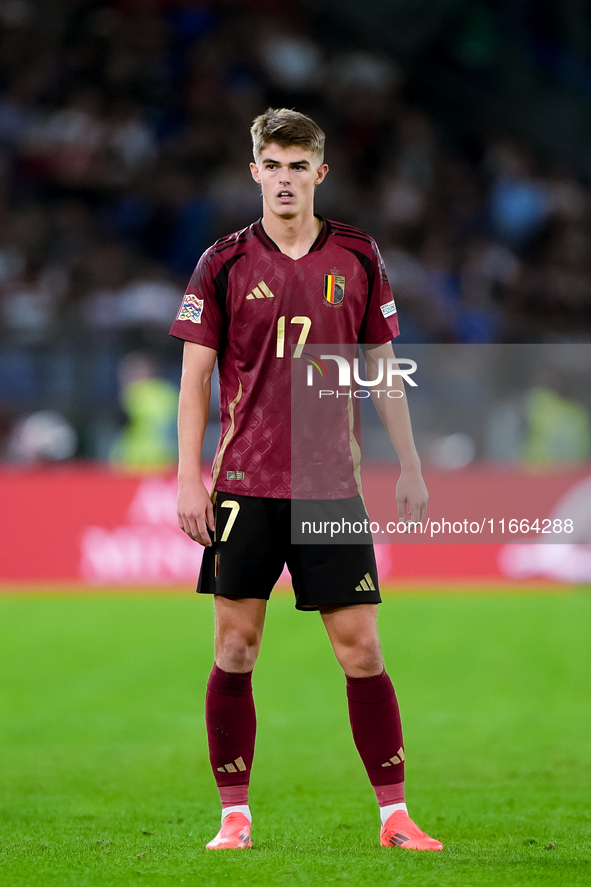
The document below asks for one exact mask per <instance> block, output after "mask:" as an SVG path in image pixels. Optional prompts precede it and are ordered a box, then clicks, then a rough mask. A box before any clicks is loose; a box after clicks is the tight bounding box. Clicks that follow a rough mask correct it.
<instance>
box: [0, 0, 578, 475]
mask: <svg viewBox="0 0 591 887" xmlns="http://www.w3.org/2000/svg"><path fill="white" fill-rule="evenodd" d="M476 5H477V6H478V4H476ZM481 5H482V4H481ZM483 8H484V7H483ZM325 25H326V20H323V21H322V22H320V21H319V19H318V16H317V14H316V12H315V10H314V8H313V4H304V3H302V2H297V0H294V2H293V3H290V4H276V3H271V2H268V0H201V2H198V3H194V2H183V0H113V2H104V0H103V2H89V0H2V2H0V331H1V335H2V347H1V349H0V453H1V454H2V455H3V457H4V458H5V459H10V460H13V461H19V460H21V461H22V460H25V461H26V460H27V459H28V458H29V457H28V456H27V455H26V454H27V452H28V451H27V449H26V446H25V445H24V443H23V423H24V422H25V421H26V419H27V417H29V418H30V417H31V415H37V414H38V413H39V411H41V412H42V414H43V415H44V419H43V421H42V422H41V424H42V426H43V428H45V429H46V436H47V435H48V436H49V438H51V432H50V430H49V431H48V430H47V429H51V428H52V427H53V429H54V437H55V433H57V438H58V439H59V440H61V449H60V447H59V446H58V449H57V451H56V452H59V453H61V454H62V455H61V456H53V457H51V456H48V458H69V457H72V456H78V457H87V458H98V459H106V458H109V457H111V458H113V459H115V460H116V459H117V458H118V456H117V453H119V454H121V445H122V444H121V436H120V429H121V426H122V424H123V422H124V415H125V413H124V410H125V412H126V413H127V416H128V419H129V416H130V405H129V396H128V402H127V404H126V405H125V404H124V403H123V401H122V397H123V399H125V392H128V395H129V391H130V387H129V386H130V384H132V383H131V382H130V373H131V377H132V381H133V382H138V381H142V380H143V381H144V382H146V381H149V380H152V381H156V380H158V379H159V380H160V381H161V382H162V383H163V384H165V385H168V386H169V389H167V390H168V391H169V394H170V392H173V391H174V389H175V386H176V384H177V382H178V374H179V369H180V343H178V342H176V341H174V340H172V339H169V337H168V336H167V331H168V328H169V327H170V324H171V322H172V320H173V318H174V316H175V313H176V311H177V309H178V305H179V302H180V299H181V296H182V293H183V291H184V288H185V286H186V283H187V280H188V278H189V276H190V274H191V271H192V270H193V267H194V265H195V263H196V261H197V259H198V258H199V255H200V254H201V252H202V251H203V250H204V249H205V248H206V247H207V246H209V245H210V244H211V243H212V242H213V241H214V240H215V239H216V238H217V237H220V236H222V235H224V234H227V233H229V232H231V231H233V230H236V229H238V228H241V227H243V226H245V225H247V224H250V222H252V221H253V220H254V219H256V218H258V217H259V215H260V211H261V207H260V196H259V193H258V189H257V188H256V186H255V185H254V183H253V182H252V180H251V178H250V174H249V171H248V167H247V164H248V162H249V160H250V141H249V133H248V130H249V127H250V124H251V121H252V119H253V117H254V116H256V115H257V114H259V113H261V112H262V111H263V110H264V109H265V108H266V107H267V106H269V105H274V106H287V107H295V108H296V109H298V110H301V111H304V112H306V113H310V114H311V115H312V116H313V117H314V118H315V119H316V120H317V121H318V122H319V124H320V125H321V126H322V127H323V128H324V130H325V131H326V134H327V155H326V160H327V162H328V163H329V165H330V168H331V171H330V175H329V176H328V178H327V179H326V181H325V183H324V184H323V185H322V187H321V189H319V192H318V202H317V208H318V211H319V212H320V213H321V214H322V215H324V216H326V217H329V218H336V219H338V220H340V221H344V222H348V223H350V224H353V225H357V226H359V227H360V228H362V229H364V230H365V231H367V232H369V233H370V234H371V235H373V236H374V237H376V239H377V240H378V243H379V244H380V247H381V250H382V254H383V257H384V260H385V263H386V266H387V270H388V273H389V276H390V280H391V282H392V286H393V289H394V293H395V296H396V300H397V303H398V306H399V313H400V321H401V331H402V335H401V340H400V341H401V343H402V344H404V345H410V344H413V343H419V344H420V343H450V344H453V343H472V344H474V343H577V342H586V341H589V337H590V334H591V298H590V297H591V239H590V238H591V235H590V227H589V222H590V221H591V190H590V188H589V185H588V183H587V182H585V181H584V180H583V178H582V177H580V176H578V175H577V174H576V173H575V172H574V171H573V169H572V168H571V167H569V166H568V165H567V164H565V163H564V162H563V161H561V159H560V158H557V157H547V156H540V154H539V153H538V152H537V151H536V147H535V145H533V144H530V143H528V142H527V141H524V140H523V139H522V138H517V137H515V135H514V134H512V133H511V132H509V131H505V130H504V129H503V128H502V127H501V126H499V125H498V124H497V123H495V121H494V120H484V119H480V120H475V121H474V123H473V125H472V127H471V130H470V133H469V138H468V137H467V136H466V132H465V131H462V132H460V131H459V130H456V129H454V126H453V125H448V126H446V127H442V126H441V124H440V120H439V119H438V117H437V115H435V114H434V113H433V111H432V109H430V108H428V107H427V106H426V105H425V103H422V102H421V100H420V94H419V93H420V91H418V90H417V89H416V88H415V86H414V82H415V81H414V79H413V78H414V77H415V72H414V70H413V66H412V65H409V64H407V63H405V61H404V60H402V61H401V60H400V59H397V58H396V57H395V56H394V55H392V54H391V53H387V52H386V51H385V50H384V49H383V48H382V49H378V48H376V47H375V46H373V45H370V44H369V43H368V42H367V41H366V40H360V39H358V38H356V36H355V34H354V33H353V32H348V31H347V30H346V29H343V28H340V29H339V28H338V27H336V26H335V28H329V27H326V26H325ZM470 39H472V38H470ZM480 39H481V46H482V45H486V35H484V37H483V36H482V35H481V37H480ZM473 42H474V41H473ZM469 46H470V44H469V40H468V41H467V42H465V51H468V50H469ZM473 49H474V47H473ZM130 368H131V369H130ZM155 396H156V395H155ZM158 397H160V400H159V401H158V402H159V403H160V405H161V407H162V410H163V411H164V412H165V413H166V414H167V415H168V413H170V414H171V415H172V414H173V413H174V397H173V396H172V395H171V396H170V397H168V395H166V394H165V393H164V390H163V389H162V390H161V391H160V394H159V395H158V396H157V398H156V399H158ZM171 398H172V399H171ZM140 400H141V399H140ZM133 409H135V410H136V413H137V411H138V410H139V412H140V413H141V406H139V407H138V404H137V403H136V404H135V406H134V407H132V411H133ZM167 411H168V412H167ZM60 419H61V420H63V421H61V425H60ZM144 420H145V421H147V422H148V425H147V426H146V427H147V428H149V427H150V425H149V422H150V421H154V422H160V423H162V416H160V417H159V418H157V419H154V417H152V419H146V417H145V416H144ZM166 421H167V422H168V424H169V425H170V417H169V418H167V420H166ZM43 422H45V424H44V425H43ZM52 423H53V425H52ZM56 423H57V425H56ZM58 426H59V427H61V429H62V431H61V432H59V433H58V432H55V428H56V427H58ZM64 428H69V429H70V431H69V432H68V431H64ZM167 428H168V426H167ZM170 434H171V432H170V429H169V428H168V430H166V431H162V432H161V434H160V437H161V438H162V439H163V440H164V438H166V437H167V436H168V438H170ZM60 435H61V437H60ZM25 437H26V435H25ZM214 444H215V430H214V432H212V435H211V440H210V438H208V442H207V447H208V449H209V451H212V450H213V447H214ZM163 446H164V444H163ZM168 446H170V442H169V444H168ZM118 448H119V449H118ZM165 451H166V452H167V453H168V455H167V456H166V457H165V456H162V458H163V459H168V460H169V461H170V450H166V446H164V450H163V452H165ZM210 454H211V453H210ZM34 458H35V457H34V456H33V457H32V459H33V461H34ZM154 458H155V459H156V462H157V459H158V457H157V456H154Z"/></svg>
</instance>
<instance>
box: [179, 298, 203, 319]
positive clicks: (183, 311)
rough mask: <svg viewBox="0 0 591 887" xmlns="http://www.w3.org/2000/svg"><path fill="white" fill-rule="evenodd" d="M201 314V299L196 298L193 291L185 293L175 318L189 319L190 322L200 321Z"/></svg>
mask: <svg viewBox="0 0 591 887" xmlns="http://www.w3.org/2000/svg"><path fill="white" fill-rule="evenodd" d="M202 314H203V299H198V298H197V296H196V295H195V294H194V293H187V294H186V295H185V298H184V299H183V303H182V305H181V308H180V311H179V313H178V314H177V316H176V319H177V320H190V321H191V323H201V315H202Z"/></svg>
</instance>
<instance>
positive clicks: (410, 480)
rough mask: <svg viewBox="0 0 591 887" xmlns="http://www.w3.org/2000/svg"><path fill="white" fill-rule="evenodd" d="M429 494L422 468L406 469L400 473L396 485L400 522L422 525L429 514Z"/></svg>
mask: <svg viewBox="0 0 591 887" xmlns="http://www.w3.org/2000/svg"><path fill="white" fill-rule="evenodd" d="M428 501H429V494H428V492H427V487H426V486H425V481H424V480H423V475H422V474H421V469H420V468H406V469H404V468H403V469H402V471H401V472H400V477H399V478H398V483H397V484H396V503H397V505H398V520H399V521H407V522H408V521H413V522H417V523H421V522H422V521H423V520H424V519H425V516H426V514H427V503H428Z"/></svg>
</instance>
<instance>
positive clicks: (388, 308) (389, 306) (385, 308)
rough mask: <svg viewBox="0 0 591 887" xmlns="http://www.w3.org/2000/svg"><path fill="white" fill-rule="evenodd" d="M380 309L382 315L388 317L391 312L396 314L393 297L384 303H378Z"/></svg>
mask: <svg viewBox="0 0 591 887" xmlns="http://www.w3.org/2000/svg"><path fill="white" fill-rule="evenodd" d="M380 311H381V312H382V314H383V315H384V317H390V316H391V315H392V314H396V305H395V303H394V299H392V301H391V302H386V304H385V305H380Z"/></svg>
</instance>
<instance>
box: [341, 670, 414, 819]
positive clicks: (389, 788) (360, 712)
mask: <svg viewBox="0 0 591 887" xmlns="http://www.w3.org/2000/svg"><path fill="white" fill-rule="evenodd" d="M347 697H348V700H349V718H350V720H351V729H352V731H353V739H354V740H355V745H356V746H357V751H358V752H359V754H360V756H361V760H362V761H363V764H364V766H365V769H366V770H367V775H368V776H369V781H370V782H371V784H372V786H373V788H374V791H375V793H376V798H377V799H378V804H379V805H380V807H383V806H385V805H387V804H398V803H402V802H403V801H404V745H403V742H402V724H401V723H400V711H399V709H398V701H397V699H396V693H395V692H394V687H393V686H392V681H391V680H390V678H389V677H388V675H387V674H386V672H385V671H383V672H382V673H381V674H378V675H372V676H371V677H369V678H350V677H348V676H347Z"/></svg>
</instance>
